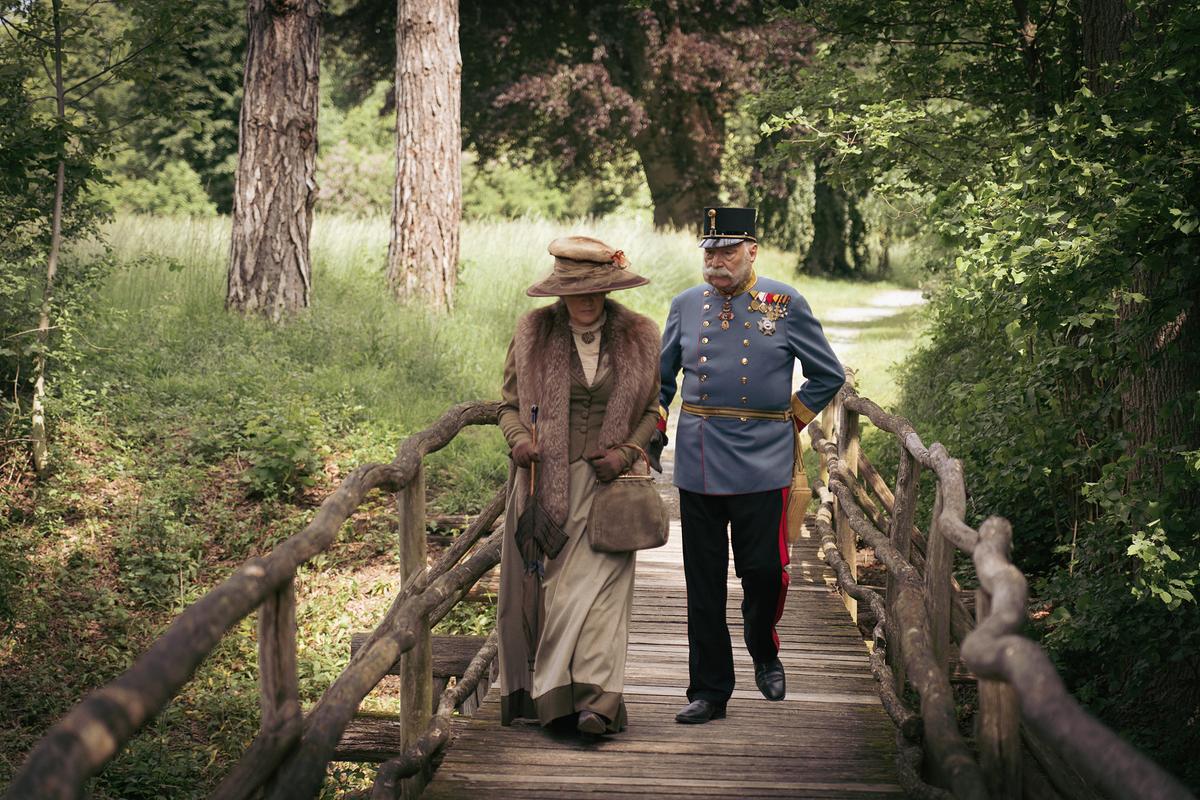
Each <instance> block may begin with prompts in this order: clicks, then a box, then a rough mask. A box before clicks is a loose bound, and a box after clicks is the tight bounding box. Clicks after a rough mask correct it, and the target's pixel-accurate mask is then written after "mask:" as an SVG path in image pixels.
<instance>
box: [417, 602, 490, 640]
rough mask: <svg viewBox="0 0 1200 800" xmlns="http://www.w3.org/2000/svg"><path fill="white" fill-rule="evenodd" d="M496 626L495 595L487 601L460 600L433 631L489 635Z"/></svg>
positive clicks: (451, 633) (449, 634) (466, 634)
mask: <svg viewBox="0 0 1200 800" xmlns="http://www.w3.org/2000/svg"><path fill="white" fill-rule="evenodd" d="M495 626H496V602H495V598H494V597H489V599H488V600H487V601H486V602H480V601H469V600H464V601H462V602H460V603H459V604H458V605H456V606H454V608H452V609H450V613H449V614H447V615H446V616H445V617H444V618H443V619H442V621H441V622H439V623H438V624H437V625H436V626H435V627H434V629H433V632H434V633H436V634H444V635H448V636H487V635H488V634H489V633H491V632H492V628H494V627H495Z"/></svg>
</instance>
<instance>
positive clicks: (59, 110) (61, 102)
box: [29, 0, 67, 476]
mask: <svg viewBox="0 0 1200 800" xmlns="http://www.w3.org/2000/svg"><path fill="white" fill-rule="evenodd" d="M50 7H51V10H52V13H53V15H54V100H55V113H56V115H57V117H58V121H59V123H60V124H61V123H63V122H64V121H65V120H66V117H67V95H66V91H65V90H64V87H63V46H62V0H53V2H52V3H51V4H50ZM58 146H59V155H58V168H57V170H55V177H54V211H53V213H52V216H51V218H50V253H49V255H48V256H47V258H46V288H45V291H43V292H42V310H41V313H40V314H39V315H38V354H37V362H36V364H35V365H34V372H33V375H34V379H33V407H32V410H31V419H30V434H29V438H30V441H31V444H32V449H33V468H34V470H35V471H36V472H37V474H38V475H39V476H44V475H45V474H46V472H47V470H48V469H49V468H50V447H49V437H48V436H47V435H46V353H47V351H48V349H49V347H50V310H51V309H50V302H51V299H52V298H53V295H54V279H55V277H56V276H57V275H58V256H59V252H60V251H61V250H62V217H63V195H64V194H65V192H66V184H67V163H66V154H65V153H63V152H62V149H63V148H64V147H66V142H63V141H61V140H60V141H59V143H58Z"/></svg>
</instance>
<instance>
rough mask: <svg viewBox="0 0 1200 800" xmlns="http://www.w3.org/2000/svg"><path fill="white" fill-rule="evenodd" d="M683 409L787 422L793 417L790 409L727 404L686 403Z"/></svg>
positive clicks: (701, 414) (705, 415)
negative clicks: (735, 406) (779, 409)
mask: <svg viewBox="0 0 1200 800" xmlns="http://www.w3.org/2000/svg"><path fill="white" fill-rule="evenodd" d="M683 410H684V411H686V412H687V413H689V414H695V415H696V416H697V417H735V418H738V419H777V420H780V421H781V422H786V421H787V420H789V419H791V418H792V412H791V411H790V410H784V411H767V410H764V409H760V408H729V407H727V406H698V405H695V404H693V403H684V404H683Z"/></svg>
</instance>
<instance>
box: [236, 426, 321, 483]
mask: <svg viewBox="0 0 1200 800" xmlns="http://www.w3.org/2000/svg"><path fill="white" fill-rule="evenodd" d="M321 425H322V423H321V419H320V417H318V416H317V415H316V414H315V413H314V412H312V411H309V410H306V409H304V408H303V407H300V406H288V407H287V408H286V409H284V410H283V411H281V412H280V411H263V412H259V413H258V414H255V415H254V416H253V417H251V418H250V420H249V421H248V422H247V423H246V426H245V428H244V429H243V437H244V442H245V444H244V445H243V448H244V455H245V456H246V458H247V459H248V460H249V462H250V467H249V469H247V470H246V471H245V472H244V473H242V480H243V481H244V482H245V483H246V485H247V486H248V487H249V489H250V493H251V494H252V495H253V496H255V497H264V498H270V497H286V496H292V495H295V494H297V493H298V492H300V491H302V490H304V489H307V488H309V487H311V486H313V485H314V484H315V483H316V480H317V478H316V476H317V473H318V471H319V470H320V467H321V461H320V458H319V451H318V448H317V447H316V445H315V444H314V442H313V440H314V438H315V436H316V433H317V431H318V430H319V429H320V427H321Z"/></svg>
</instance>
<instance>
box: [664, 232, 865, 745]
mask: <svg viewBox="0 0 1200 800" xmlns="http://www.w3.org/2000/svg"><path fill="white" fill-rule="evenodd" d="M700 247H702V248H704V280H705V284H702V285H700V286H695V287H692V288H691V289H688V290H687V291H685V292H683V293H682V294H680V295H679V296H677V297H676V298H675V299H674V300H673V301H672V303H671V311H670V314H669V316H668V317H667V324H666V328H665V330H664V331H663V349H662V361H661V377H662V391H661V394H660V396H659V403H660V408H659V414H660V417H661V419H660V421H659V434H658V436H657V437H656V440H657V442H658V443H660V444H659V449H660V450H661V443H665V439H666V419H667V407H668V406H669V405H670V403H671V400H672V399H674V397H675V393H676V388H677V386H678V384H677V382H676V381H677V378H678V375H679V371H680V369H682V370H683V387H682V390H681V391H682V400H683V413H682V416H680V418H679V429H678V433H677V441H676V447H675V485H676V486H677V487H679V505H680V514H681V518H682V523H683V565H684V573H685V576H686V579H687V606H688V648H689V657H688V667H689V685H688V691H687V697H688V701H689V703H688V705H687V706H686V707H685V708H684V709H683V710H682V711H680V712H679V713H678V714H677V715H676V717H675V720H676V721H677V722H683V723H703V722H708V721H709V720H710V719H721V718H723V717H724V716H725V705H726V703H727V702H728V700H729V697H730V695H731V694H732V693H733V684H734V675H733V649H732V646H731V644H730V638H729V626H728V625H727V624H726V621H725V601H726V592H725V586H726V580H727V576H728V571H729V557H728V550H729V539H728V538H727V532H728V536H730V537H731V538H732V541H733V558H734V568H735V570H736V572H737V575H738V577H739V578H740V579H741V582H742V591H743V595H744V599H743V601H742V621H743V634H744V637H745V641H746V649H747V650H749V651H750V657H751V658H752V659H753V661H754V678H755V682H756V683H757V684H758V688H759V691H761V692H762V694H763V696H765V697H766V698H767V699H768V700H782V699H783V697H784V694H785V691H786V689H785V684H784V672H783V665H782V664H781V663H780V661H779V636H778V634H777V633H776V632H775V624H776V623H777V622H778V621H779V618H780V616H781V615H782V613H783V604H784V600H785V598H786V596H787V587H788V574H787V571H786V570H785V567H786V566H787V564H788V544H787V516H786V515H787V500H788V489H789V487H790V485H791V478H792V465H793V459H794V450H793V435H794V433H793V426H795V429H796V430H798V429H799V428H802V427H803V426H804V425H807V424H808V423H809V422H810V421H811V420H812V419H813V417H814V416H816V414H817V413H818V412H820V410H821V409H822V408H824V407H825V405H826V404H827V403H828V402H829V401H830V400H831V399H832V398H833V396H834V394H836V393H837V391H838V389H839V388H840V387H841V385H842V383H843V382H844V381H845V372H844V370H843V368H842V365H841V364H840V363H839V362H838V359H837V356H835V355H834V354H833V350H832V349H831V348H830V346H829V342H828V341H827V340H826V339H825V335H824V333H823V332H822V330H821V325H820V323H818V322H817V320H816V319H815V318H814V317H813V314H812V311H811V309H809V307H808V303H807V302H805V300H804V298H803V297H801V296H800V295H799V293H797V292H796V290H795V289H793V288H792V287H790V286H788V285H786V284H783V283H780V282H779V281H774V280H770V279H767V278H762V277H759V276H757V275H756V274H755V272H754V260H755V258H756V257H757V255H758V243H757V239H756V236H755V210H754V209H752V208H706V209H704V216H703V221H702V229H701V240H700ZM796 359H799V360H800V367H801V369H802V370H803V372H804V377H805V378H806V380H805V382H804V384H803V385H802V386H801V387H800V391H798V392H796V393H795V394H792V375H793V370H794V365H795V360H796Z"/></svg>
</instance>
